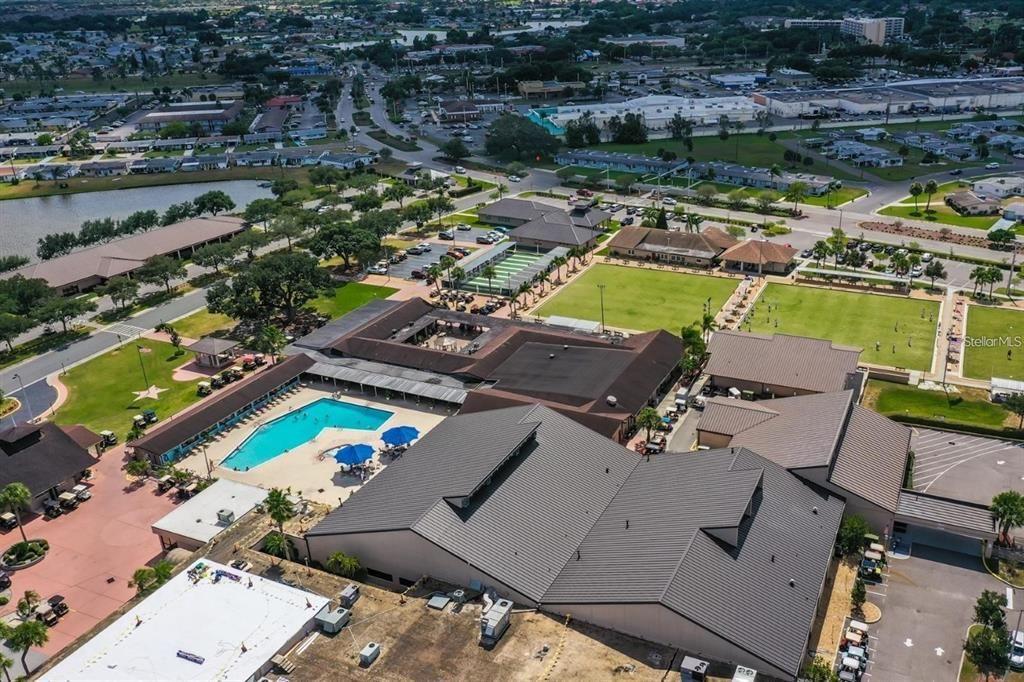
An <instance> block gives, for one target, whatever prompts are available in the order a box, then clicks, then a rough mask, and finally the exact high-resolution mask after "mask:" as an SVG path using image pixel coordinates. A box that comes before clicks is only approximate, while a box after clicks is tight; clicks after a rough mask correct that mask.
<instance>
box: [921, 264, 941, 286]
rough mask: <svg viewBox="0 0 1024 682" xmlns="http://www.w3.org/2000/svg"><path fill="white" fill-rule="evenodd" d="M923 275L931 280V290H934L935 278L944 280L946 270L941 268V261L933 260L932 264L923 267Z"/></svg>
mask: <svg viewBox="0 0 1024 682" xmlns="http://www.w3.org/2000/svg"><path fill="white" fill-rule="evenodd" d="M924 274H926V275H927V276H928V277H930V278H931V280H932V285H931V288H932V289H934V288H935V280H936V279H937V278H940V277H941V278H942V279H945V278H946V268H945V267H943V265H942V261H940V260H938V259H935V260H933V261H932V262H930V263H928V265H926V266H924Z"/></svg>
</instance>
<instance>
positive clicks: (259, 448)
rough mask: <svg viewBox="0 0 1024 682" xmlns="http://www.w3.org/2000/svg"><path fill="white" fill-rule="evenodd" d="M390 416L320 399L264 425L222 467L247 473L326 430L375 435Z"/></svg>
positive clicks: (386, 413) (373, 410) (381, 412)
mask: <svg viewBox="0 0 1024 682" xmlns="http://www.w3.org/2000/svg"><path fill="white" fill-rule="evenodd" d="M392 414H394V413H393V412H388V411H387V410H378V409H376V408H373V407H363V406H362V405H353V404H352V403H346V402H342V401H340V400H334V399H333V398H321V399H319V400H317V401H314V402H311V403H309V404H308V405H303V406H302V407H300V408H299V409H297V410H294V411H292V412H289V413H288V414H286V415H283V416H281V417H278V418H277V419H275V420H273V421H271V422H267V423H266V424H264V425H263V426H261V427H259V428H258V429H256V431H254V432H253V433H252V435H250V436H249V437H248V438H246V439H245V440H244V441H242V444H241V445H239V446H238V447H237V448H235V449H234V450H233V451H232V452H231V454H230V455H228V456H227V458H226V459H225V460H224V461H223V462H221V466H223V467H227V468H228V469H234V470H235V471H248V470H249V469H252V468H254V467H258V466H259V465H260V464H263V463H264V462H269V461H270V460H272V459H274V458H275V457H277V456H278V455H281V454H283V453H285V452H287V451H289V450H291V449H292V448H294V447H298V446H299V445H302V444H303V443H308V442H309V441H311V440H313V439H314V438H316V437H317V436H318V435H319V434H320V431H322V430H323V429H325V428H336V429H358V430H362V431H375V430H377V429H379V428H380V427H381V425H382V424H384V422H386V421H387V420H388V419H389V418H390V417H391V415H392Z"/></svg>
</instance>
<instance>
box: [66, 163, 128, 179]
mask: <svg viewBox="0 0 1024 682" xmlns="http://www.w3.org/2000/svg"><path fill="white" fill-rule="evenodd" d="M78 170H79V171H80V172H81V174H82V175H84V176H88V177H93V178H106V177H110V176H112V175H127V174H128V163H127V162H126V161H116V160H115V161H86V162H85V163H83V164H81V165H79V167H78Z"/></svg>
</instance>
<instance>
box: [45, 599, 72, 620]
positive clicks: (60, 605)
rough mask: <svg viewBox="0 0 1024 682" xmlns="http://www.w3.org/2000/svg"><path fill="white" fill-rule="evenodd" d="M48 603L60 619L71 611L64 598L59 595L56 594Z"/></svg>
mask: <svg viewBox="0 0 1024 682" xmlns="http://www.w3.org/2000/svg"><path fill="white" fill-rule="evenodd" d="M46 603H47V604H49V605H50V608H51V609H53V612H54V613H55V614H57V617H58V618H60V617H61V616H63V615H64V614H66V613H67V612H68V611H69V610H70V609H68V605H67V603H66V602H65V601H64V597H63V596H61V595H59V594H55V595H53V596H52V597H50V598H49V599H47V600H46Z"/></svg>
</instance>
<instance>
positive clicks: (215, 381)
mask: <svg viewBox="0 0 1024 682" xmlns="http://www.w3.org/2000/svg"><path fill="white" fill-rule="evenodd" d="M225 383H226V382H225V381H224V379H222V378H221V376H220V375H219V374H214V375H213V376H212V377H210V386H212V387H213V388H224V384H225Z"/></svg>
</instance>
